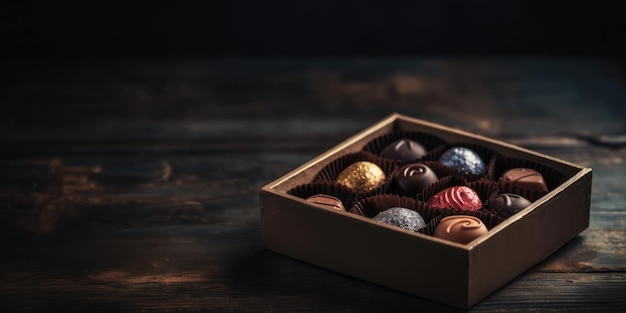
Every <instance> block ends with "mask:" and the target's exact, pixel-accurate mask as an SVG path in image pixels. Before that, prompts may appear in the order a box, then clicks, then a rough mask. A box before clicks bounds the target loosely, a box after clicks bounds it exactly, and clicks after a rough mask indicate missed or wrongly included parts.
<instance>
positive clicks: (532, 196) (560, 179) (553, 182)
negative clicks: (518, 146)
mask: <svg viewBox="0 0 626 313" xmlns="http://www.w3.org/2000/svg"><path fill="white" fill-rule="evenodd" d="M520 167H522V168H530V169H533V170H536V171H537V172H539V173H541V176H543V179H544V181H545V182H546V186H547V187H548V191H550V190H553V189H554V188H556V187H558V186H559V185H561V184H562V183H564V182H565V181H566V180H567V177H565V176H564V175H563V174H561V173H560V172H558V171H556V170H554V169H553V168H551V167H548V166H545V165H541V164H538V163H535V162H532V161H528V160H524V159H515V158H507V159H502V160H499V161H498V162H496V164H495V167H494V181H496V183H497V184H498V188H499V192H500V193H505V192H508V193H513V194H517V195H520V196H522V197H524V198H526V199H528V200H529V201H531V202H534V201H536V200H537V199H539V198H541V197H543V196H544V195H545V194H546V193H545V192H538V191H536V190H531V189H524V188H503V186H502V184H500V183H499V180H500V177H501V176H502V174H504V173H505V172H506V171H508V170H509V169H512V168H520Z"/></svg>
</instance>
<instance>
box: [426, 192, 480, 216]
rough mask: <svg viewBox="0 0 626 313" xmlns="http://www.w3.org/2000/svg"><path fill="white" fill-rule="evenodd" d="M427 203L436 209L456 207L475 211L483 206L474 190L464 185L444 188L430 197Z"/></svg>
mask: <svg viewBox="0 0 626 313" xmlns="http://www.w3.org/2000/svg"><path fill="white" fill-rule="evenodd" d="M427 204H428V205H429V206H430V207H432V208H437V209H456V210H463V211H477V210H478V209H480V208H481V207H482V206H483V203H482V201H481V200H480V197H479V196H478V194H477V193H476V191H474V190H472V188H469V187H465V186H453V187H449V188H446V189H444V190H442V191H440V192H438V193H436V194H435V195H434V196H432V197H430V199H428V202H427Z"/></svg>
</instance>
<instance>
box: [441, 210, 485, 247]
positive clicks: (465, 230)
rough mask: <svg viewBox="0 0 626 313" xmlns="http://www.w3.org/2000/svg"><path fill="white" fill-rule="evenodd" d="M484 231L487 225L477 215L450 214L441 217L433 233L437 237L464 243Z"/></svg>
mask: <svg viewBox="0 0 626 313" xmlns="http://www.w3.org/2000/svg"><path fill="white" fill-rule="evenodd" d="M485 233H487V227H486V226H485V224H483V222H482V221H481V220H480V219H478V218H477V217H474V216H469V215H451V216H446V217H444V218H443V219H441V221H440V222H439V225H437V228H435V233H434V234H433V235H434V236H435V237H437V238H441V239H446V240H450V241H454V242H458V243H461V244H466V243H468V242H470V241H472V240H474V239H476V238H478V237H479V236H481V235H483V234H485Z"/></svg>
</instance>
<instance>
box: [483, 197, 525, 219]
mask: <svg viewBox="0 0 626 313" xmlns="http://www.w3.org/2000/svg"><path fill="white" fill-rule="evenodd" d="M530 204H531V202H530V201H528V199H526V198H524V197H522V196H520V195H516V194H512V193H502V194H499V195H497V196H496V197H495V198H493V199H492V200H491V201H489V203H488V204H487V207H486V209H488V210H491V211H494V212H501V213H504V214H506V215H513V214H515V213H517V212H519V211H521V210H523V209H525V208H526V207H527V206H529V205H530Z"/></svg>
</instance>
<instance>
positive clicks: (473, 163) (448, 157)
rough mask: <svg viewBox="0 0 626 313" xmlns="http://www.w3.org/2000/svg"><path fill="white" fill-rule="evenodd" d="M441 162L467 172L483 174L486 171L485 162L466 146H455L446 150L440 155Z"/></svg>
mask: <svg viewBox="0 0 626 313" xmlns="http://www.w3.org/2000/svg"><path fill="white" fill-rule="evenodd" d="M439 162H441V164H443V165H445V166H447V167H450V168H453V169H455V170H457V171H459V172H462V173H467V174H482V173H484V172H485V162H483V160H482V159H481V158H480V156H479V155H478V153H476V152H474V150H471V149H468V148H464V147H454V148H450V149H448V150H446V151H445V152H444V153H443V154H442V155H441V157H439Z"/></svg>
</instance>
